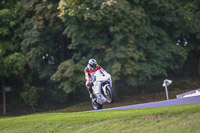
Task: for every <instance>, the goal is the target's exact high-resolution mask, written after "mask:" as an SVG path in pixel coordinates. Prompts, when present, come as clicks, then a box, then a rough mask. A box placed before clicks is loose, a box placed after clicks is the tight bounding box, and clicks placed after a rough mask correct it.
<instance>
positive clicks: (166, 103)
mask: <svg viewBox="0 0 200 133" xmlns="http://www.w3.org/2000/svg"><path fill="white" fill-rule="evenodd" d="M181 104H200V96H193V97H186V98H178V99H171V100H164V101H157V102H151V103H143V104H135V105H129V106H121V107H114V108H106V109H99V110H90V111H84V112H96V111H105V110H119V109H137V108H154V107H165V106H173V105H181Z"/></svg>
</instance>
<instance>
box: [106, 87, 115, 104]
mask: <svg viewBox="0 0 200 133" xmlns="http://www.w3.org/2000/svg"><path fill="white" fill-rule="evenodd" d="M106 93H107V95H106V99H107V102H108V103H113V102H114V92H113V88H112V87H111V86H110V85H109V86H107V87H106Z"/></svg>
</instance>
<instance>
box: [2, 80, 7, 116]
mask: <svg viewBox="0 0 200 133" xmlns="http://www.w3.org/2000/svg"><path fill="white" fill-rule="evenodd" d="M1 82H2V89H3V114H4V115H5V114H6V90H5V84H4V78H2V80H1Z"/></svg>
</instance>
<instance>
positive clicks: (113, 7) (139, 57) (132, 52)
mask: <svg viewBox="0 0 200 133" xmlns="http://www.w3.org/2000/svg"><path fill="white" fill-rule="evenodd" d="M199 9H200V1H199V0H190V1H187V0H173V1H169V0H152V1H149V0H60V1H57V0H16V1H6V0H2V1H1V2H0V20H1V21H0V80H1V90H2V92H3V93H2V94H3V96H2V98H3V103H4V102H5V100H6V98H5V95H6V92H5V88H6V86H10V87H11V91H12V90H15V91H13V93H14V95H13V97H11V98H12V99H18V100H19V103H21V102H22V103H24V104H27V105H30V106H32V107H33V108H34V107H35V106H36V105H45V104H53V105H58V104H64V103H68V102H70V100H71V98H72V97H81V98H83V97H84V96H85V95H86V94H87V92H86V89H85V85H84V84H85V79H84V71H83V70H84V68H85V67H86V65H87V62H88V60H89V59H90V58H95V59H96V60H97V62H98V63H99V64H100V65H101V66H102V67H103V68H104V69H106V70H107V71H108V72H109V73H110V74H111V75H112V80H113V84H114V88H115V92H116V93H117V92H118V90H119V89H125V88H128V87H137V86H139V85H144V84H145V83H146V82H147V81H151V80H153V79H155V78H159V77H162V76H164V77H167V76H168V74H169V73H170V72H176V71H177V70H180V69H181V68H182V66H183V64H184V63H185V62H186V60H187V59H188V57H189V56H192V57H194V59H195V60H197V61H196V67H195V68H196V70H194V71H195V72H194V73H197V74H200V54H199V53H200V44H199V40H200V10H199ZM122 86H125V88H123V87H122ZM82 94H84V95H82ZM117 95H120V94H117ZM75 99H76V98H75ZM4 112H6V111H5V110H4Z"/></svg>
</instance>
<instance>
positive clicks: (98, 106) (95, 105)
mask: <svg viewBox="0 0 200 133" xmlns="http://www.w3.org/2000/svg"><path fill="white" fill-rule="evenodd" d="M92 106H93V108H94V109H95V110H97V109H102V107H103V105H102V104H99V103H97V99H96V98H92Z"/></svg>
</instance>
